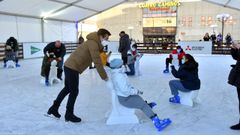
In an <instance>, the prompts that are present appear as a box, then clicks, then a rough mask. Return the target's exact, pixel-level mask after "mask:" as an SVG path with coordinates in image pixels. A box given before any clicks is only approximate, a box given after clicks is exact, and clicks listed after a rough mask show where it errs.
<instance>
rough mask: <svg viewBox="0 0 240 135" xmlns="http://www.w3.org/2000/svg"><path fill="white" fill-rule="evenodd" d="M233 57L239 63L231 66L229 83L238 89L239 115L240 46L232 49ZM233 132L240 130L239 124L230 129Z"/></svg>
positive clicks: (236, 45) (234, 45)
mask: <svg viewBox="0 0 240 135" xmlns="http://www.w3.org/2000/svg"><path fill="white" fill-rule="evenodd" d="M231 55H232V57H233V59H234V60H236V61H237V63H236V65H231V66H232V70H231V72H230V74H229V77H228V83H229V84H231V85H233V86H235V87H237V93H238V101H239V113H240V44H235V43H234V44H233V47H232V49H231ZM230 128H231V129H233V130H240V120H239V123H238V124H236V125H233V126H231V127H230Z"/></svg>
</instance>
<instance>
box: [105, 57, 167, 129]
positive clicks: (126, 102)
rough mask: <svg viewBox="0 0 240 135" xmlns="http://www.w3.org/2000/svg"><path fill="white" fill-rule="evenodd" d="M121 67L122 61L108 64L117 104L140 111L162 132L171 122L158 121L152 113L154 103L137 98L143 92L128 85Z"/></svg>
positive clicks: (118, 60)
mask: <svg viewBox="0 0 240 135" xmlns="http://www.w3.org/2000/svg"><path fill="white" fill-rule="evenodd" d="M122 65H123V61H122V60H121V59H113V60H112V61H111V62H110V68H111V79H112V84H113V88H114V89H115V91H116V94H117V96H118V100H119V103H120V104H121V105H123V106H125V107H128V108H136V109H140V110H142V111H143V112H144V114H145V115H146V116H147V117H149V118H150V119H151V120H152V121H153V123H154V125H155V127H156V128H157V129H158V130H159V131H160V130H163V129H164V128H166V127H167V126H168V125H169V124H171V120H170V119H163V120H160V119H159V118H158V116H157V115H156V114H155V113H154V112H153V111H152V107H153V106H155V105H156V103H154V102H152V103H150V104H148V103H147V102H145V101H144V100H143V99H142V97H141V96H139V95H141V94H143V92H142V91H140V90H138V89H136V88H134V87H133V86H132V85H131V84H130V82H129V80H128V77H127V75H126V73H125V72H124V70H123V69H122V68H121V67H122Z"/></svg>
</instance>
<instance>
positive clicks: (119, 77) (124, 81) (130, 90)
mask: <svg viewBox="0 0 240 135" xmlns="http://www.w3.org/2000/svg"><path fill="white" fill-rule="evenodd" d="M111 79H112V83H113V88H114V89H115V90H116V93H117V95H118V96H122V97H128V96H130V95H136V94H137V93H138V90H137V89H135V88H134V87H132V86H131V84H130V82H129V80H128V77H127V75H126V73H124V71H123V69H121V68H119V69H112V70H111Z"/></svg>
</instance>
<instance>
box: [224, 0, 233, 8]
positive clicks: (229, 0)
mask: <svg viewBox="0 0 240 135" xmlns="http://www.w3.org/2000/svg"><path fill="white" fill-rule="evenodd" d="M231 1H232V0H228V1H227V2H226V3H225V4H224V7H226V6H227V5H228V4H229V3H230V2H231Z"/></svg>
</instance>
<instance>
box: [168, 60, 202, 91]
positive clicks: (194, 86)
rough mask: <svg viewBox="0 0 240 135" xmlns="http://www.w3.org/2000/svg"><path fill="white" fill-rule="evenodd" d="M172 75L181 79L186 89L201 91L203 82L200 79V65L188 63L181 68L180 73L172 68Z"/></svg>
mask: <svg viewBox="0 0 240 135" xmlns="http://www.w3.org/2000/svg"><path fill="white" fill-rule="evenodd" d="M172 74H173V76H174V77H176V78H179V79H180V81H181V83H182V84H183V86H184V88H186V89H189V90H199V89H200V85H201V82H200V79H199V78H198V63H189V62H186V63H184V64H183V65H181V66H180V67H179V70H178V71H177V70H176V69H175V67H174V66H172Z"/></svg>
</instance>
